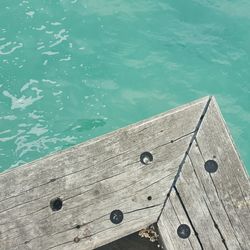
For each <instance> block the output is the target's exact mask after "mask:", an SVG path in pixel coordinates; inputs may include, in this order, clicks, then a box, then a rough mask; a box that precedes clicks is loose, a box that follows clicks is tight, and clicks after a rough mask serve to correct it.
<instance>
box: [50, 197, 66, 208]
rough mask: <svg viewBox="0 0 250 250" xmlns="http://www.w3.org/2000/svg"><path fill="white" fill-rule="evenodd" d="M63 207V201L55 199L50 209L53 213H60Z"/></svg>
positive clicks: (51, 202)
mask: <svg viewBox="0 0 250 250" xmlns="http://www.w3.org/2000/svg"><path fill="white" fill-rule="evenodd" d="M62 206H63V202H62V199H60V198H55V199H52V200H51V201H50V208H51V209H52V211H59V210H60V209H61V208H62Z"/></svg>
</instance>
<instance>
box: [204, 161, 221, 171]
mask: <svg viewBox="0 0 250 250" xmlns="http://www.w3.org/2000/svg"><path fill="white" fill-rule="evenodd" d="M205 169H206V171H207V172H208V173H215V172H216V171H217V169H218V164H217V162H216V161H215V160H208V161H206V162H205Z"/></svg>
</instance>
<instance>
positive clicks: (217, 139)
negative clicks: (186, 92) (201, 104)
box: [192, 98, 250, 249]
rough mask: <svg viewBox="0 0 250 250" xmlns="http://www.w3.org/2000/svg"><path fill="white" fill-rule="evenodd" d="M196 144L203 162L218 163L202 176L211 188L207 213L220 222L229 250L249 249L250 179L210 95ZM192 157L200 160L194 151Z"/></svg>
mask: <svg viewBox="0 0 250 250" xmlns="http://www.w3.org/2000/svg"><path fill="white" fill-rule="evenodd" d="M208 135H209V136H208ZM197 145H198V149H199V153H200V155H201V156H202V160H203V165H204V162H206V161H208V160H212V159H213V160H215V161H216V162H217V164H218V171H217V172H215V173H211V174H209V175H207V176H206V177H207V179H208V178H209V180H207V181H209V183H207V184H206V186H208V185H209V187H207V189H208V190H207V191H208V192H209V194H210V195H211V187H213V188H214V190H213V193H214V195H213V197H214V199H213V200H211V199H210V204H211V212H213V214H214V217H215V218H216V220H218V221H220V223H218V226H219V228H220V231H221V233H222V235H223V237H224V238H225V242H226V243H227V244H228V247H229V249H238V246H237V245H239V246H240V248H241V249H250V227H249V225H250V182H249V179H248V176H247V173H246V170H245V169H244V167H243V165H242V162H241V161H240V159H239V156H238V154H237V152H236V149H235V146H234V145H233V142H232V140H231V137H230V133H229V131H228V129H227V127H226V124H225V122H224V119H223V117H222V115H221V113H220V110H219V108H218V105H217V103H216V101H215V99H214V98H212V101H211V103H210V105H209V109H208V111H207V114H206V117H205V118H204V122H203V124H202V126H201V129H200V131H199V133H198V135H197ZM192 159H193V161H194V160H198V159H200V158H199V157H198V154H197V151H196V154H193V155H192ZM196 164H197V162H196ZM209 188H210V189H209ZM215 201H217V202H215ZM222 218H223V220H222ZM231 230H232V233H233V234H234V237H233V235H232V233H230V231H231ZM236 241H237V242H236ZM232 246H235V247H232Z"/></svg>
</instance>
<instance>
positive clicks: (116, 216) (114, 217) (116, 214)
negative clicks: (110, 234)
mask: <svg viewBox="0 0 250 250" xmlns="http://www.w3.org/2000/svg"><path fill="white" fill-rule="evenodd" d="M110 220H111V222H112V223H114V224H119V223H121V222H122V221H123V212H122V211H121V210H114V211H112V212H111V214H110Z"/></svg>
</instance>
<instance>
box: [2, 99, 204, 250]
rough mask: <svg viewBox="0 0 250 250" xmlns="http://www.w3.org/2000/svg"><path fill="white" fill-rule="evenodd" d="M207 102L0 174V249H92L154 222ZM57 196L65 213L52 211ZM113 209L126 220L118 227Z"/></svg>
mask: <svg viewBox="0 0 250 250" xmlns="http://www.w3.org/2000/svg"><path fill="white" fill-rule="evenodd" d="M207 102H208V98H207V97H206V98H203V99H201V100H198V101H195V102H193V103H190V104H188V105H185V106H182V107H180V108H177V109H174V110H172V111H170V112H168V113H165V114H161V115H159V116H156V117H153V118H151V119H149V120H146V121H143V122H140V123H137V124H135V125H131V126H129V127H127V128H124V129H120V130H117V131H115V132H113V133H110V134H107V135H104V136H102V137H99V138H96V139H93V140H90V141H88V142H86V143H83V144H80V145H77V146H75V147H73V148H70V149H68V150H65V151H62V152H58V153H56V154H53V155H51V156H48V157H46V158H44V159H40V160H37V161H34V162H32V163H29V164H26V165H24V166H21V167H18V168H16V169H12V170H10V171H7V172H4V173H2V174H0V190H3V191H1V193H0V249H1V250H2V249H3V250H17V249H18V250H19V249H21V250H22V249H24V250H26V249H36V250H39V249H41V250H46V249H54V250H59V249H60V250H61V249H62V250H66V249H94V248H96V247H98V246H101V245H104V244H107V243H109V242H111V241H114V240H116V239H118V238H121V237H123V236H125V235H128V234H130V233H133V232H135V231H137V230H139V229H141V228H142V227H145V226H147V225H149V224H152V223H154V222H156V220H157V218H158V216H159V214H160V212H161V209H162V206H163V203H164V201H165V197H166V196H167V192H168V191H169V189H170V187H171V185H172V182H173V179H174V177H175V176H176V172H177V170H178V166H179V163H180V162H181V160H182V159H183V155H184V154H185V151H186V149H187V147H188V145H189V143H190V141H191V139H192V137H193V134H194V131H195V129H196V126H197V123H198V121H199V118H200V116H201V114H202V113H203V112H204V108H205V107H206V105H207ZM145 151H149V152H150V153H151V154H152V155H153V161H152V162H151V163H150V164H148V165H144V164H142V163H141V162H140V155H141V154H142V153H143V152H145ZM149 196H151V197H152V199H148V197H149ZM57 197H58V198H60V199H61V200H62V202H63V204H62V208H61V209H60V210H59V211H52V209H51V207H50V201H51V200H53V199H54V198H57ZM115 209H119V210H121V211H122V212H123V214H124V219H123V221H122V222H121V223H120V224H117V225H115V224H113V223H112V222H111V221H110V213H111V212H112V211H113V210H115Z"/></svg>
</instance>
